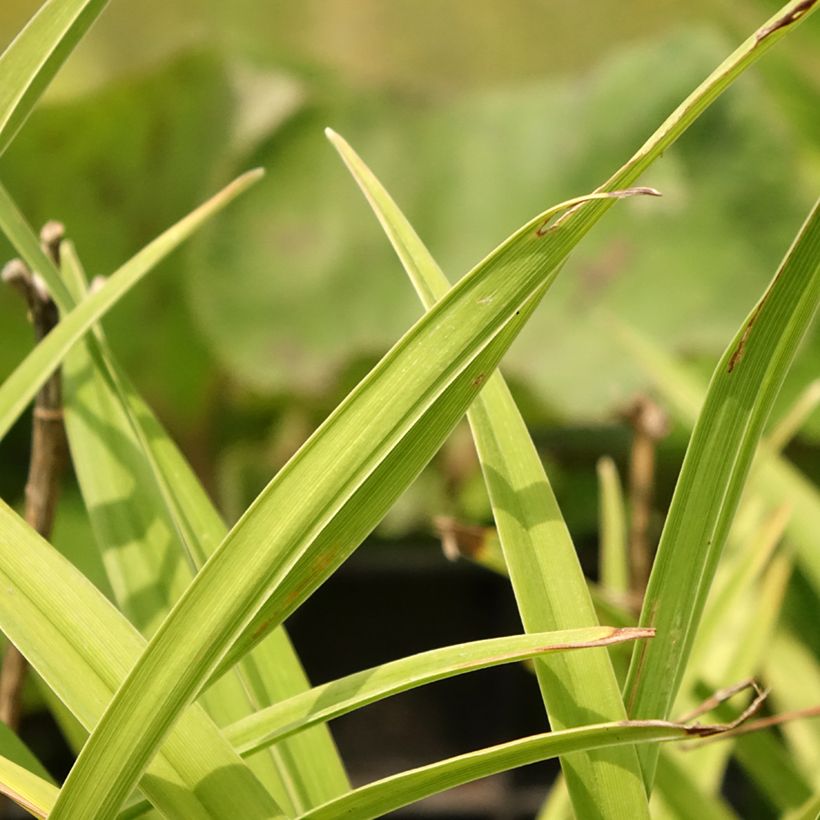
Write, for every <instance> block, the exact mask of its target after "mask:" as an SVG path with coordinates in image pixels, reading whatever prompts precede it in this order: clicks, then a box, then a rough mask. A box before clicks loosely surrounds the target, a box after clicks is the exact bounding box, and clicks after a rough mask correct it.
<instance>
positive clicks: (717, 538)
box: [626, 203, 820, 784]
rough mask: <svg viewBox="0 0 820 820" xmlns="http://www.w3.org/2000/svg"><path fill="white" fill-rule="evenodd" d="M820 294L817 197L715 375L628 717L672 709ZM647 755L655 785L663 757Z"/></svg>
mask: <svg viewBox="0 0 820 820" xmlns="http://www.w3.org/2000/svg"><path fill="white" fill-rule="evenodd" d="M819 297H820V203H818V205H816V206H815V208H814V210H813V211H812V213H811V214H810V216H809V218H808V219H807V221H806V223H805V224H804V226H803V227H802V229H801V230H800V233H799V234H798V236H797V238H796V240H795V242H794V244H793V245H792V247H791V249H790V250H789V252H788V254H787V255H786V258H785V259H784V261H783V264H782V265H781V267H780V270H779V271H778V272H777V275H776V276H775V278H774V280H773V282H772V284H771V285H770V286H769V289H768V290H767V291H766V293H765V294H764V295H763V297H762V299H761V300H760V301H759V302H758V304H757V306H756V307H755V308H754V310H753V311H752V312H751V314H750V315H749V317H748V318H747V319H746V321H745V322H744V323H743V325H742V326H741V328H740V330H739V331H738V333H737V335H736V336H735V338H734V339H733V340H732V342H731V344H730V345H729V347H728V348H727V349H726V351H725V353H724V354H723V356H722V357H721V359H720V362H719V363H718V366H717V368H716V370H715V372H714V374H713V376H712V382H711V384H710V386H709V391H708V394H707V397H706V402H705V404H704V406H703V409H702V410H701V412H700V415H699V417H698V421H697V423H696V424H695V429H694V431H693V433H692V438H691V440H690V442H689V447H688V449H687V452H686V457H685V459H684V463H683V467H682V469H681V474H680V478H679V479H678V483H677V486H676V488H675V494H674V496H673V499H672V504H671V507H670V509H669V514H668V516H667V519H666V524H665V526H664V530H663V534H662V536H661V540H660V544H659V546H658V552H657V556H656V558H655V564H654V567H653V569H652V575H651V578H650V582H649V586H648V588H647V592H646V598H645V601H644V608H643V613H642V615H641V623H642V624H644V625H646V626H654V627H656V628H657V630H658V637H657V638H656V640H655V641H653V646H648V645H647V646H645V647H639V648H638V649H637V650H636V651H635V652H634V654H633V658H632V664H631V666H630V671H629V676H628V679H627V685H626V702H627V709H628V711H629V714H630V716H631V717H635V718H641V717H647V716H649V715H652V716H658V715H660V716H665V715H667V714H669V710H670V709H671V708H672V702H673V700H674V697H675V695H676V693H677V691H678V687H679V685H680V681H681V678H682V676H683V672H684V669H685V666H686V662H687V660H688V657H689V653H690V650H691V647H692V642H693V640H694V636H695V631H696V629H697V626H698V623H699V620H700V616H701V613H702V611H703V606H704V603H705V600H706V596H707V594H708V592H709V589H710V586H711V582H712V578H713V576H714V573H715V569H716V567H717V563H718V561H719V559H720V555H721V551H722V549H723V545H724V542H725V540H726V535H727V532H728V529H729V526H730V524H731V522H732V518H733V516H734V513H735V510H736V508H737V504H738V501H739V498H740V493H741V490H742V489H743V486H744V483H745V481H746V476H747V474H748V471H749V466H750V464H751V461H752V458H753V456H754V453H755V451H756V449H757V445H758V442H759V440H760V436H761V432H762V429H763V425H764V423H765V421H766V419H767V417H768V415H769V412H770V410H771V407H772V404H773V402H774V399H775V397H776V396H777V393H778V390H779V389H780V386H781V384H782V382H783V379H784V378H785V375H786V373H787V371H788V368H789V366H790V364H791V362H792V359H793V357H794V353H795V350H796V348H797V345H798V343H799V342H800V340H801V339H802V337H803V335H804V333H805V331H806V329H807V327H808V326H809V323H810V322H811V319H812V317H813V316H814V314H815V311H816V309H817V304H818V298H819ZM641 754H642V762H643V765H644V771H645V775H646V778H647V783H650V784H651V782H652V777H653V772H654V767H655V761H656V758H657V755H656V754H655V752H654V751H653V750H651V749H648V748H647V749H643V750H642V752H641Z"/></svg>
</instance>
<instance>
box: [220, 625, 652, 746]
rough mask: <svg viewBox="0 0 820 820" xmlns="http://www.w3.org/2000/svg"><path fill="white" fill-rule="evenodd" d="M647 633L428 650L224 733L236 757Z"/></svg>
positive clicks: (593, 631) (554, 636)
mask: <svg viewBox="0 0 820 820" xmlns="http://www.w3.org/2000/svg"><path fill="white" fill-rule="evenodd" d="M650 637H652V632H651V631H645V630H635V629H613V628H611V627H593V628H590V629H575V630H566V631H564V632H542V633H535V634H531V635H514V636H510V637H508V638H491V639H489V640H484V641H474V642H472V643H465V644H459V645H457V646H448V647H444V648H442V649H433V650H430V651H429V652H423V653H420V654H418V655H413V656H410V657H407V658H401V659H400V660H397V661H392V662H391V663H386V664H382V665H381V666H377V667H374V668H372V669H366V670H363V671H361V672H355V673H353V674H352V675H348V676H347V677H344V678H341V679H339V680H336V681H331V682H330V683H326V684H323V685H321V686H317V687H314V688H313V689H310V690H308V691H306V692H303V693H302V694H300V695H297V696H296V697H293V698H290V699H289V700H286V701H283V702H281V703H277V704H275V705H274V706H272V707H270V708H268V709H264V710H262V711H260V712H257V713H256V714H255V715H252V716H251V717H249V718H246V719H244V720H242V721H239V722H238V723H235V724H234V725H233V726H230V727H228V728H227V729H226V736H227V737H228V739H229V740H230V741H231V743H232V744H233V746H234V748H235V749H236V750H237V751H238V752H239V753H240V754H241V755H246V754H250V753H251V752H254V751H256V750H257V749H261V748H264V747H265V746H267V745H269V744H271V743H276V742H278V741H279V740H280V739H281V738H283V737H286V736H288V735H290V734H292V733H295V732H300V731H302V730H304V729H305V728H306V727H309V726H312V725H314V724H315V723H319V722H324V721H327V720H331V719H333V718H336V717H339V716H341V715H345V714H347V713H348V712H351V711H353V710H355V709H361V708H362V707H364V706H367V705H369V704H371V703H375V702H376V701H377V700H382V699H383V698H386V697H390V696H392V695H395V694H398V693H400V692H406V691H407V690H409V689H414V688H417V687H419V686H424V685H425V684H428V683H432V682H434V681H439V680H443V679H444V678H448V677H452V676H454V675H462V674H466V673H468V672H473V671H475V670H478V669H486V668H488V667H490V666H496V665H499V664H506V663H516V662H519V661H523V660H526V659H528V658H535V657H539V656H541V655H544V654H547V653H553V652H563V651H570V650H577V649H589V648H591V647H594V646H609V645H611V644H615V643H620V642H622V641H629V640H635V639H637V638H650Z"/></svg>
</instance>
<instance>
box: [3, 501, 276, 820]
mask: <svg viewBox="0 0 820 820" xmlns="http://www.w3.org/2000/svg"><path fill="white" fill-rule="evenodd" d="M0 584H2V589H3V594H2V595H0V630H2V631H3V632H4V633H5V634H6V635H7V636H8V638H9V640H11V641H12V642H13V643H14V644H15V645H16V646H17V647H18V649H20V651H21V652H22V653H23V655H25V657H26V659H27V660H28V661H29V663H30V664H31V665H32V667H33V668H34V669H35V670H36V672H37V673H38V674H39V675H40V676H41V677H42V678H43V680H44V681H45V682H46V684H47V685H48V686H49V687H50V688H51V689H52V690H53V691H54V692H55V694H56V695H57V696H58V697H59V698H60V699H61V700H62V701H63V703H65V704H66V706H68V707H69V709H71V711H72V712H73V713H74V715H75V716H76V717H77V718H78V719H79V721H80V722H81V723H82V724H83V725H84V726H85V728H86V729H87V730H88V731H91V730H92V729H93V728H94V726H95V725H96V723H97V721H98V720H99V719H100V716H101V715H102V713H103V710H104V709H105V707H106V705H107V704H108V703H109V701H110V700H111V698H112V697H113V695H114V693H115V692H116V690H117V688H118V687H119V686H120V684H121V683H122V681H123V680H124V679H125V676H126V675H127V673H128V670H129V669H130V668H131V667H132V666H133V665H134V663H135V662H136V660H137V658H138V657H139V656H140V654H141V652H142V651H143V650H144V648H145V639H144V638H142V637H141V636H140V635H139V633H138V632H137V631H136V630H135V629H134V628H133V627H132V626H131V625H130V624H129V623H128V622H127V621H126V619H125V618H124V617H123V616H122V614H120V612H118V611H117V609H116V608H115V607H114V606H113V604H111V603H110V602H109V601H108V600H107V599H106V598H105V597H104V596H103V595H102V594H101V593H100V592H99V591H98V590H97V589H96V587H94V586H93V585H92V584H91V583H90V582H89V581H88V580H87V579H86V578H85V576H83V575H82V574H81V573H80V572H79V571H78V570H77V569H75V568H74V567H73V566H72V565H71V564H70V563H69V562H68V561H66V560H65V559H64V558H63V557H62V556H61V555H60V554H59V553H58V552H57V551H56V550H55V549H53V548H52V547H51V546H50V545H49V544H48V543H46V542H45V541H44V540H43V539H42V538H41V537H40V536H39V535H37V533H35V532H34V530H32V529H31V527H29V526H28V525H27V524H26V523H25V522H24V521H23V520H22V519H20V518H19V516H17V515H16V513H14V511H13V510H11V509H10V508H9V507H8V506H6V505H5V504H4V503H3V502H0ZM140 788H141V790H142V791H143V792H144V793H145V795H146V796H147V797H148V798H149V799H150V800H151V802H152V803H153V804H154V805H155V806H157V807H158V808H160V810H162V811H163V812H164V813H167V814H168V815H170V816H172V817H185V818H196V819H197V820H200V818H201V819H202V820H205V818H208V820H215V818H221V817H231V816H241V817H246V816H247V817H256V818H259V819H260V820H263V818H270V817H275V816H277V807H276V805H275V804H274V802H273V800H272V799H271V798H270V796H269V795H268V794H267V792H266V791H265V790H264V789H263V788H262V786H261V785H260V783H259V781H257V780H256V778H255V777H254V776H253V774H252V773H251V771H250V770H249V769H248V768H247V766H246V765H245V763H243V762H242V760H241V758H240V757H238V755H236V753H235V752H234V751H233V749H232V748H231V746H230V744H229V743H228V742H227V741H226V740H225V738H224V737H223V736H222V735H221V734H220V733H219V731H218V730H217V729H216V727H215V726H214V725H213V723H211V721H210V720H209V719H208V718H207V717H206V715H205V713H204V712H203V711H202V709H200V708H199V707H194V708H192V709H189V710H188V711H187V712H186V713H185V716H184V717H183V718H182V721H181V722H180V723H178V724H177V726H176V728H175V729H174V731H173V733H172V735H171V736H170V737H169V738H168V741H167V742H166V744H165V746H164V747H163V749H162V750H161V751H160V753H159V754H158V755H157V757H156V758H155V759H154V760H153V761H152V763H151V765H150V766H149V768H148V770H147V772H146V773H145V776H144V777H143V778H142V780H141V782H140ZM240 805H241V808H240ZM234 810H235V811H236V813H237V814H236V815H233V814H232V812H233V811H234Z"/></svg>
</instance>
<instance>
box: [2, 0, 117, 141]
mask: <svg viewBox="0 0 820 820" xmlns="http://www.w3.org/2000/svg"><path fill="white" fill-rule="evenodd" d="M107 2H108V0H47V2H46V3H44V4H43V5H42V6H41V7H40V9H39V10H38V11H37V13H36V14H35V15H34V17H32V19H31V20H30V21H29V22H28V24H27V25H26V27H25V28H24V29H23V30H22V31H21V32H20V34H18V35H17V37H16V38H15V40H14V41H13V42H12V43H11V45H9V47H8V48H7V49H6V50H5V51H4V52H3V54H2V55H0V154H2V153H3V152H4V151H5V150H6V148H8V145H9V143H10V142H11V141H12V139H13V138H14V135H15V134H16V133H17V131H18V130H19V128H20V126H21V125H22V124H23V123H24V122H25V120H26V118H27V117H28V115H29V114H30V113H31V110H32V108H34V104H35V103H36V102H37V100H38V99H39V97H40V95H41V94H42V93H43V91H45V89H46V86H48V84H49V83H50V82H51V80H52V78H53V77H54V75H55V74H56V73H57V71H58V69H59V68H60V66H61V65H62V64H63V63H64V62H65V60H66V58H67V57H68V55H69V54H70V53H71V52H72V51H73V49H74V46H76V45H77V43H78V42H79V41H80V39H81V38H82V36H83V35H84V34H85V33H86V31H88V29H89V28H90V26H91V24H92V23H93V22H94V20H96V19H97V17H98V16H99V15H100V13H101V12H102V10H103V9H104V8H105V6H106V4H107Z"/></svg>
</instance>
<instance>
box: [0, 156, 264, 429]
mask: <svg viewBox="0 0 820 820" xmlns="http://www.w3.org/2000/svg"><path fill="white" fill-rule="evenodd" d="M261 175H262V172H261V171H259V170H256V171H249V172H248V173H246V174H243V175H242V176H241V177H239V178H238V179H236V180H234V181H233V182H232V183H230V184H229V185H228V186H227V187H226V188H224V189H223V190H222V191H220V192H219V193H218V194H216V195H215V196H213V197H212V198H211V199H209V200H208V201H207V202H205V203H203V204H202V205H200V206H199V208H197V209H196V210H194V211H192V212H191V213H190V214H188V216H186V217H184V218H183V219H182V220H180V221H179V222H178V223H177V224H176V225H173V226H172V227H171V228H169V229H168V230H167V231H165V232H164V233H163V234H161V235H160V236H158V237H157V238H156V239H155V240H154V241H153V242H151V243H150V244H149V245H147V246H146V247H145V248H143V250H141V251H140V252H139V253H138V254H137V255H136V256H134V257H133V258H132V259H131V260H130V261H128V262H126V263H125V264H124V265H123V266H122V267H121V268H119V269H118V270H117V271H116V272H115V273H114V274H112V276H111V277H110V279H109V280H108V281H107V282H106V283H105V284H104V285H103V286H102V287H101V288H100V289H99V290H97V291H96V292H94V293H92V294H91V295H89V296H88V297H87V298H86V299H84V300H83V301H82V303H80V304H79V305H77V306H76V307H74V309H73V310H71V311H70V313H69V314H68V315H66V316H65V317H64V318H63V319H62V320H61V321H60V322H59V323H58V325H57V327H55V328H54V330H52V331H51V333H49V334H48V336H46V337H45V339H43V340H42V342H40V344H38V345H37V347H35V348H34V350H32V351H31V353H30V354H29V355H28V356H27V357H26V359H25V360H24V361H23V362H22V363H21V364H20V365H19V366H18V367H17V368H16V369H15V371H14V372H13V373H12V374H11V375H10V376H9V377H8V378H7V379H6V380H5V381H4V382H3V384H2V385H0V438H2V437H3V436H4V435H5V434H6V433H7V432H8V431H9V429H10V427H11V425H12V424H14V422H15V421H16V420H17V418H18V417H19V416H20V414H21V413H22V412H23V410H24V409H25V407H26V405H27V404H28V403H29V402H30V401H31V399H32V398H33V397H34V395H35V394H36V392H37V390H38V389H39V388H40V386H41V385H42V384H43V382H45V380H46V379H47V378H48V377H49V375H50V374H51V373H52V372H53V371H54V369H55V368H56V367H57V366H58V365H59V364H60V362H61V361H62V359H63V357H64V356H65V355H66V354H67V353H68V351H69V350H70V349H71V347H72V345H74V344H75V343H76V342H77V340H78V339H80V338H82V336H83V335H84V334H85V333H87V332H88V330H89V329H90V328H91V327H92V326H93V325H94V323H95V322H97V321H98V320H99V319H100V318H102V316H104V315H105V313H106V312H107V311H109V310H110V309H111V308H112V307H114V305H116V304H117V302H118V301H119V300H120V299H121V298H122V297H123V296H124V295H125V294H126V293H127V292H128V291H129V290H130V289H131V288H132V287H134V285H136V284H137V283H138V282H139V281H140V280H141V279H142V277H144V276H145V275H146V274H147V273H149V272H150V271H151V270H153V268H154V267H155V266H156V265H157V264H158V263H159V262H160V261H161V260H162V259H163V258H164V257H165V256H167V255H168V254H169V253H170V252H171V251H172V250H174V249H175V248H176V247H177V246H178V245H179V244H180V243H181V242H183V241H184V240H185V239H187V238H188V237H189V236H190V235H191V234H192V233H193V232H194V231H196V230H197V229H198V228H199V227H200V226H201V225H202V224H203V222H205V221H206V220H207V219H209V218H210V217H211V216H213V215H215V214H216V213H218V212H219V211H220V210H221V209H222V208H223V207H225V205H227V204H228V203H229V202H231V201H232V200H233V199H235V198H236V197H237V196H239V194H241V193H243V192H244V191H245V190H246V189H247V188H248V187H249V186H250V185H252V184H253V183H254V182H256V181H257V180H258V179H259V178H260V177H261ZM0 227H2V228H3V230H4V231H5V232H6V234H7V236H8V238H9V240H10V241H11V242H12V244H14V245H15V246H16V247H17V249H18V251H19V252H20V253H21V255H22V256H23V258H24V259H25V260H26V262H27V263H28V264H29V265H30V266H31V267H32V269H33V270H36V271H38V272H40V273H42V272H43V271H46V270H50V271H51V272H52V275H51V277H50V278H49V279H48V280H47V284H48V285H49V287H50V288H52V284H53V283H52V279H53V280H55V281H56V282H58V283H59V285H60V289H61V291H62V292H65V293H66V294H67V293H68V291H67V290H66V287H65V285H64V284H63V283H62V280H61V279H60V275H59V272H58V271H57V269H56V268H55V267H54V264H53V263H52V262H51V261H50V260H49V259H48V258H47V257H46V256H45V254H43V252H42V250H40V248H39V244H38V243H37V240H36V237H34V236H33V234H32V232H31V229H30V228H29V227H28V226H27V225H25V223H24V222H23V223H21V222H20V221H19V220H18V218H17V217H15V216H14V214H10V213H9V211H8V209H7V208H5V207H4V201H3V198H2V196H0ZM35 249H36V250H35ZM59 292H60V291H57V292H55V291H54V290H53V289H52V295H53V296H55V298H56V297H57V295H58V293H59ZM66 300H68V301H67V303H66ZM58 304H59V301H58ZM72 305H73V299H71V297H70V296H66V297H65V299H64V300H63V304H62V305H61V309H66V308H68V309H70V308H71V306H72Z"/></svg>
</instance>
